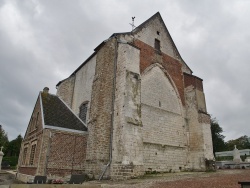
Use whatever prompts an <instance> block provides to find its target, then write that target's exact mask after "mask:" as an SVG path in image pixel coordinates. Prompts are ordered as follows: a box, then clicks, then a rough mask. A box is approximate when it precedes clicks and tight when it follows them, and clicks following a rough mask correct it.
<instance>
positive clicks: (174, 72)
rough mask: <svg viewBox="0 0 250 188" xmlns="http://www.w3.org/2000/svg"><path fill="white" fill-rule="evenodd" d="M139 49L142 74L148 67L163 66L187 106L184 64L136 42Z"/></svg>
mask: <svg viewBox="0 0 250 188" xmlns="http://www.w3.org/2000/svg"><path fill="white" fill-rule="evenodd" d="M134 44H135V45H136V46H137V47H138V48H140V49H141V52H140V72H141V73H142V72H143V71H144V70H145V69H146V68H147V67H149V66H150V65H152V64H154V63H159V64H161V65H162V66H163V67H164V68H165V69H166V70H167V72H168V73H169V74H170V76H171V78H172V79H173V81H174V83H175V86H176V87H177V90H178V92H179V95H180V98H181V101H182V104H183V105H184V104H185V98H184V80H183V74H182V69H181V68H182V64H181V62H180V61H178V60H177V59H174V58H172V57H170V56H168V55H167V54H164V53H162V52H157V51H156V50H155V49H154V48H153V47H151V46H149V45H148V44H146V43H144V42H142V41H140V40H135V43H134Z"/></svg>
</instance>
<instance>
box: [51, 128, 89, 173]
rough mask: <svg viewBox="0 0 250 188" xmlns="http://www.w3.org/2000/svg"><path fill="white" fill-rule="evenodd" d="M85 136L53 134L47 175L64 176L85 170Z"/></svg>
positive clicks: (62, 133)
mask: <svg viewBox="0 0 250 188" xmlns="http://www.w3.org/2000/svg"><path fill="white" fill-rule="evenodd" d="M86 148H87V135H82V134H76V133H66V132H53V134H52V137H51V144H50V150H49V158H48V165H47V174H52V175H58V176H66V175H70V174H71V173H72V172H83V171H84V170H85V168H84V165H85V160H86Z"/></svg>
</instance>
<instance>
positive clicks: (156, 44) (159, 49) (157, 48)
mask: <svg viewBox="0 0 250 188" xmlns="http://www.w3.org/2000/svg"><path fill="white" fill-rule="evenodd" d="M155 49H156V50H158V51H161V43H160V41H159V40H158V39H155Z"/></svg>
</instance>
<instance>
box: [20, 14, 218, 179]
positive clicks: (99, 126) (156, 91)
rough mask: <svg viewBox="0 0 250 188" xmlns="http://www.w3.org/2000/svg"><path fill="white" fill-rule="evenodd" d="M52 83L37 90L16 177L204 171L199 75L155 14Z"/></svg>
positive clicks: (207, 155)
mask: <svg viewBox="0 0 250 188" xmlns="http://www.w3.org/2000/svg"><path fill="white" fill-rule="evenodd" d="M190 45H191V44H190ZM56 87H57V93H56V94H51V93H49V88H44V90H43V91H41V92H40V93H39V95H38V98H37V101H36V104H35V107H34V110H33V113H32V115H31V119H30V122H29V124H28V127H27V131H26V133H25V136H24V140H23V142H22V146H21V152H20V156H19V162H18V173H17V177H18V178H19V179H21V180H23V181H26V180H27V179H29V178H31V177H33V176H35V175H46V176H58V177H66V176H69V175H71V174H82V173H86V174H88V175H89V176H90V177H93V178H95V179H103V178H111V179H114V180H119V179H129V178H132V177H137V176H141V175H143V174H144V173H145V172H154V171H156V172H177V171H182V170H206V161H207V160H213V159H214V156H213V148H212V137H211V128H210V115H209V114H208V113H207V109H206V102H205V95H204V91H203V83H202V79H201V78H199V77H197V76H195V75H193V72H192V70H191V69H190V67H189V66H188V65H187V64H186V63H185V61H184V60H183V59H182V57H181V55H180V53H179V51H178V49H177V48H176V46H175V44H174V41H173V39H172V38H171V36H170V34H169V32H168V30H167V28H166V25H165V23H164V21H163V19H162V17H161V15H160V13H156V14H155V15H153V16H152V17H151V18H149V19H148V20H146V21H145V22H144V23H142V24H141V25H140V26H138V27H136V28H135V29H133V30H132V31H131V32H124V33H114V34H112V35H111V36H110V37H109V38H108V39H107V40H105V41H103V42H102V43H101V44H100V45H98V46H97V47H96V48H95V49H94V52H93V54H92V55H90V57H89V58H88V59H87V60H86V61H84V62H83V63H82V64H81V65H80V66H79V67H78V68H77V69H76V70H75V71H74V72H73V73H72V74H71V75H70V76H69V77H68V78H66V79H64V80H62V81H59V82H58V84H57V85H56Z"/></svg>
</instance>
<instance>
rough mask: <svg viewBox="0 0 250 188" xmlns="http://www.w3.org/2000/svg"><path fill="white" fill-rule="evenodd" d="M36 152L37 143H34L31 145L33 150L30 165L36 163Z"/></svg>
mask: <svg viewBox="0 0 250 188" xmlns="http://www.w3.org/2000/svg"><path fill="white" fill-rule="evenodd" d="M35 152H36V144H34V145H32V146H31V151H30V165H33V164H34V158H35Z"/></svg>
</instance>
